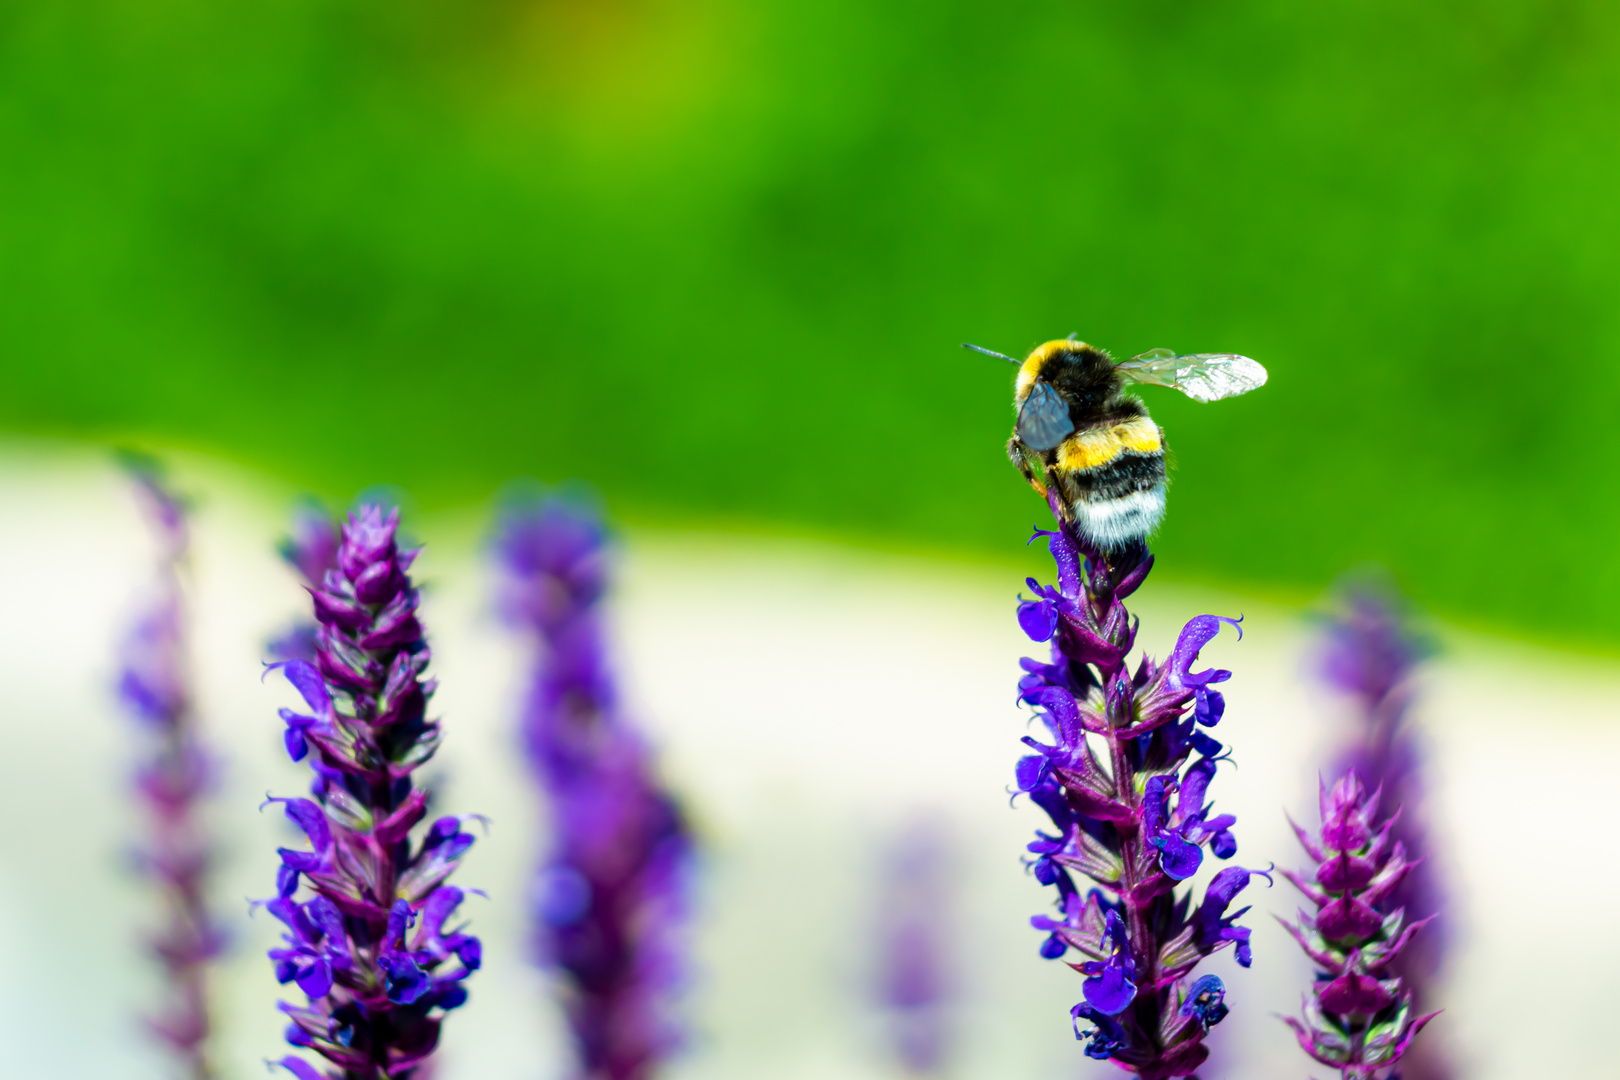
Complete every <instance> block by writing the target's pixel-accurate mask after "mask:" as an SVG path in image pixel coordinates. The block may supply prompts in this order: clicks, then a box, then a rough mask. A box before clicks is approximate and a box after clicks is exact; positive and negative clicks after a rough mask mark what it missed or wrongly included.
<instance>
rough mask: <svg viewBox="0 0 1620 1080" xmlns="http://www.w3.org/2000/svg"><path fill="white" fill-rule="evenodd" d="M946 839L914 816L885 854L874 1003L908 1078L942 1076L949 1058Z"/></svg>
mask: <svg viewBox="0 0 1620 1080" xmlns="http://www.w3.org/2000/svg"><path fill="white" fill-rule="evenodd" d="M950 849H951V844H950V838H949V835H948V834H947V833H946V832H945V830H944V828H943V826H942V825H941V824H940V823H939V821H938V819H936V818H931V817H929V818H924V817H919V818H917V819H916V820H915V821H913V822H912V823H911V824H910V825H909V826H907V827H906V828H905V829H904V830H903V831H902V832H901V833H900V835H899V836H898V837H897V838H896V839H895V841H894V842H893V844H892V845H891V847H890V850H889V851H887V852H886V853H885V856H884V859H883V865H882V868H881V871H880V877H881V887H882V893H881V898H880V901H879V907H878V911H877V940H876V942H875V949H874V953H875V955H876V957H877V961H878V965H879V970H878V973H877V974H878V985H877V990H878V995H877V997H878V1005H879V1007H880V1008H881V1010H882V1012H883V1013H884V1018H885V1020H886V1021H887V1022H888V1026H889V1034H890V1037H891V1040H892V1044H893V1049H894V1054H895V1057H896V1058H897V1059H898V1060H899V1062H900V1065H901V1067H902V1068H904V1069H905V1071H906V1072H907V1073H909V1074H911V1075H913V1076H928V1075H935V1074H938V1073H940V1072H942V1071H944V1069H945V1066H946V1064H947V1061H948V1060H949V1058H950V1051H951V1039H950V1020H951V1017H950V1012H951V1005H952V1002H953V999H954V996H955V995H954V987H953V986H952V980H951V976H950V971H949V968H950V960H951V951H952V948H953V946H954V944H955V936H956V935H955V927H954V925H953V914H954V912H953V905H952V899H953V895H952V894H953V890H952V876H953V875H952V873H951V871H952V867H951V865H950V864H951V861H952V860H951V850H950Z"/></svg>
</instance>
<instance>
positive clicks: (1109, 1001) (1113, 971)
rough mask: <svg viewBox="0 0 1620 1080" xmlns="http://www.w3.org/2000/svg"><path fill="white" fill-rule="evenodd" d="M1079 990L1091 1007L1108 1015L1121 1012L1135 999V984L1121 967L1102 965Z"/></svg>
mask: <svg viewBox="0 0 1620 1080" xmlns="http://www.w3.org/2000/svg"><path fill="white" fill-rule="evenodd" d="M1080 990H1081V992H1082V993H1084V994H1085V996H1086V1001H1087V1003H1089V1004H1090V1005H1091V1007H1092V1008H1094V1009H1096V1010H1097V1011H1098V1012H1100V1013H1104V1014H1106V1015H1108V1016H1114V1015H1116V1014H1118V1013H1120V1012H1122V1011H1123V1010H1124V1008H1125V1006H1127V1005H1129V1004H1130V1003H1131V1002H1133V1001H1135V1000H1136V984H1135V983H1133V982H1131V981H1130V980H1129V979H1127V978H1126V977H1125V972H1124V970H1123V969H1121V968H1119V967H1116V966H1114V965H1112V964H1108V965H1104V967H1103V970H1102V973H1101V974H1099V975H1094V976H1092V977H1091V978H1089V979H1087V980H1086V981H1085V983H1084V984H1082V985H1081V987H1080Z"/></svg>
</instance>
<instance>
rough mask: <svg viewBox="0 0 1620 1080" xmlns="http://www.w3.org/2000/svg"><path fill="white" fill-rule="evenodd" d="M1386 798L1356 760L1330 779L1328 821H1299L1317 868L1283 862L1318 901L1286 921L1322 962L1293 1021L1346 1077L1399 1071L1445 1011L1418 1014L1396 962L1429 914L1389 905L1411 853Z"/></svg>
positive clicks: (1324, 794)
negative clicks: (1383, 802)
mask: <svg viewBox="0 0 1620 1080" xmlns="http://www.w3.org/2000/svg"><path fill="white" fill-rule="evenodd" d="M1378 803H1379V795H1378V793H1377V792H1374V793H1372V794H1370V795H1369V794H1368V792H1367V789H1366V787H1365V785H1364V784H1363V783H1362V781H1361V778H1360V777H1359V776H1357V775H1356V773H1355V771H1354V770H1351V771H1349V772H1346V773H1345V774H1344V776H1342V777H1341V778H1340V779H1339V780H1338V781H1337V782H1336V783H1335V784H1334V785H1333V786H1332V787H1331V788H1328V787H1327V786H1326V785H1323V787H1322V791H1321V797H1320V809H1321V817H1322V825H1321V828H1320V830H1318V831H1317V832H1316V833H1311V832H1309V831H1308V830H1306V829H1303V828H1301V827H1300V826H1298V825H1295V826H1294V831H1295V833H1296V834H1298V836H1299V840H1300V843H1301V844H1303V845H1304V847H1305V851H1306V853H1307V854H1308V855H1309V856H1310V857H1311V860H1312V861H1313V862H1314V863H1316V864H1317V865H1316V869H1315V871H1314V873H1311V874H1308V875H1307V874H1297V873H1294V872H1292V871H1288V870H1284V871H1282V873H1283V875H1284V876H1285V877H1287V878H1288V880H1289V881H1291V882H1293V884H1294V886H1295V887H1296V888H1298V889H1299V890H1300V892H1302V893H1304V894H1305V897H1306V899H1307V900H1309V901H1310V902H1311V904H1312V905H1313V906H1314V907H1315V909H1316V910H1315V912H1314V913H1310V912H1305V911H1301V912H1300V913H1299V917H1298V920H1297V921H1296V922H1293V923H1289V922H1284V923H1283V925H1284V926H1285V927H1287V929H1288V932H1289V933H1290V934H1292V935H1293V937H1294V940H1295V941H1297V942H1299V945H1300V948H1302V949H1304V950H1305V953H1306V955H1307V956H1309V957H1310V958H1311V960H1312V961H1313V962H1314V963H1315V964H1316V967H1317V972H1316V982H1315V983H1314V985H1313V986H1312V987H1311V991H1310V993H1309V995H1307V997H1306V999H1305V1006H1304V1018H1303V1019H1302V1020H1299V1019H1294V1018H1292V1017H1289V1018H1286V1022H1287V1024H1288V1025H1289V1027H1291V1028H1293V1029H1294V1034H1295V1036H1296V1037H1298V1039H1299V1045H1300V1046H1301V1047H1302V1048H1303V1049H1304V1050H1305V1052H1306V1053H1307V1054H1309V1055H1310V1056H1311V1057H1312V1058H1314V1059H1316V1060H1317V1061H1319V1062H1321V1063H1322V1064H1324V1065H1330V1066H1333V1067H1335V1068H1337V1069H1339V1070H1340V1074H1341V1076H1342V1077H1343V1078H1344V1080H1375V1078H1378V1080H1382V1078H1385V1077H1389V1076H1391V1075H1392V1071H1393V1069H1394V1068H1395V1066H1396V1063H1397V1062H1398V1061H1400V1059H1401V1057H1402V1055H1403V1054H1405V1053H1406V1051H1407V1048H1408V1047H1410V1046H1411V1044H1412V1040H1413V1038H1414V1037H1416V1035H1417V1033H1418V1032H1419V1031H1421V1030H1423V1027H1424V1025H1426V1024H1427V1023H1428V1022H1429V1021H1430V1020H1432V1019H1434V1017H1435V1016H1436V1015H1438V1014H1437V1013H1434V1012H1430V1013H1425V1014H1423V1015H1418V1014H1417V1012H1416V1010H1415V1009H1414V1007H1413V1002H1412V993H1411V990H1410V989H1409V988H1408V987H1407V986H1406V985H1405V984H1404V982H1403V980H1402V979H1401V978H1400V976H1399V975H1397V974H1396V973H1395V971H1394V965H1395V964H1396V962H1397V961H1398V960H1399V958H1400V956H1401V953H1402V952H1403V951H1404V950H1405V949H1406V947H1407V945H1408V944H1409V943H1410V942H1411V941H1412V939H1413V936H1414V935H1415V934H1417V932H1418V931H1419V930H1420V929H1421V928H1422V927H1423V926H1424V925H1425V924H1426V923H1427V922H1428V921H1429V919H1428V918H1426V919H1420V920H1417V921H1410V920H1408V919H1407V918H1406V914H1405V912H1403V911H1402V910H1401V909H1400V908H1395V909H1394V910H1389V911H1387V912H1386V910H1384V909H1385V908H1386V907H1387V904H1388V900H1389V897H1390V896H1391V895H1392V894H1393V893H1394V892H1395V890H1396V889H1398V888H1399V887H1400V885H1401V882H1402V880H1403V879H1404V878H1405V877H1406V876H1407V874H1408V873H1409V872H1410V871H1411V868H1412V863H1411V862H1410V861H1408V859H1407V857H1406V849H1405V847H1404V845H1402V844H1401V842H1400V841H1399V840H1396V839H1395V838H1394V836H1393V826H1394V822H1395V817H1396V816H1398V812H1397V814H1396V815H1395V816H1392V817H1390V818H1387V819H1385V820H1384V821H1383V822H1381V823H1378V822H1376V821H1375V815H1376V814H1377V810H1378ZM1429 918H1433V916H1430V917H1429Z"/></svg>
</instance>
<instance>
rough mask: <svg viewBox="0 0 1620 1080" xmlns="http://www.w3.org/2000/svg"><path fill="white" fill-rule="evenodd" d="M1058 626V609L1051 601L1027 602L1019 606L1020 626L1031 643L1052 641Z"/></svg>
mask: <svg viewBox="0 0 1620 1080" xmlns="http://www.w3.org/2000/svg"><path fill="white" fill-rule="evenodd" d="M1057 624H1058V617H1057V609H1056V608H1055V607H1053V606H1052V603H1051V601H1049V600H1025V601H1024V602H1023V603H1021V604H1019V605H1018V625H1019V626H1020V627H1022V628H1023V630H1024V633H1026V634H1028V635H1029V639H1030V640H1031V641H1051V640H1052V635H1053V634H1055V633H1057Z"/></svg>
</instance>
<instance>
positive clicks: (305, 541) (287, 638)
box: [269, 502, 340, 663]
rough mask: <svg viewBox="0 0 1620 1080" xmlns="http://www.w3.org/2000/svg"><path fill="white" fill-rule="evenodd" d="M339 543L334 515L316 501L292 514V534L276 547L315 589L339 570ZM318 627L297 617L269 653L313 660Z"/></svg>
mask: <svg viewBox="0 0 1620 1080" xmlns="http://www.w3.org/2000/svg"><path fill="white" fill-rule="evenodd" d="M339 543H340V537H339V535H338V529H337V526H336V525H334V524H333V523H332V518H331V515H329V514H328V513H327V512H326V511H325V510H323V509H321V507H320V506H319V505H318V504H316V503H314V502H304V503H302V504H300V505H299V507H298V509H297V510H296V511H294V513H293V527H292V533H291V534H290V535H289V536H287V537H286V538H284V539H283V540H282V541H281V544H280V545H279V547H278V549H277V550H278V551H279V552H280V553H281V558H282V560H283V561H285V562H286V563H287V565H288V566H290V567H292V568H293V569H294V570H295V571H297V572H298V577H299V579H300V580H302V581H303V583H304V587H305V588H306V589H309V590H311V591H314V590H316V589H319V588H321V586H322V585H323V583H324V582H325V581H326V575H327V574H328V573H329V572H330V571H333V570H336V569H337V557H338V545H339ZM317 630H318V626H317V624H316V622H315V620H313V619H300V620H298V621H297V622H295V623H293V625H292V626H290V627H288V628H287V629H286V630H285V631H284V632H283V633H282V634H281V636H279V637H277V638H276V639H275V640H274V641H272V642H270V647H269V652H270V655H271V656H273V657H274V658H276V659H277V660H308V661H309V662H310V663H314V662H315V635H316V632H317Z"/></svg>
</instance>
